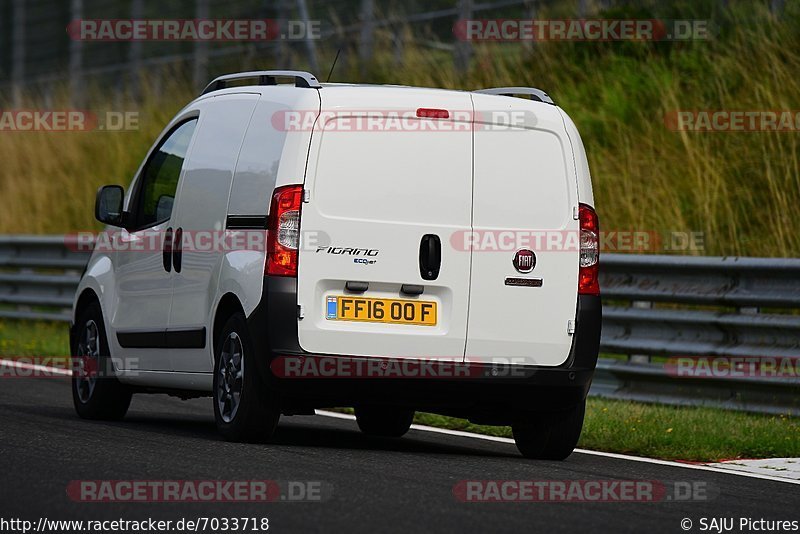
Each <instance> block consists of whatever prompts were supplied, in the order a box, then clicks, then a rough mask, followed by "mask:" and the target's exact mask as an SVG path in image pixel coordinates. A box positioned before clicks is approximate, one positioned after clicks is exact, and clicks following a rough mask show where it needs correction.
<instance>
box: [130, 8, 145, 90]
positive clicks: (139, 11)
mask: <svg viewBox="0 0 800 534" xmlns="http://www.w3.org/2000/svg"><path fill="white" fill-rule="evenodd" d="M142 2H143V0H131V18H132V19H133V20H139V19H142V18H143V17H144V6H143V5H142ZM128 61H129V63H130V65H131V96H132V97H133V99H134V100H139V98H140V97H141V92H142V42H141V41H139V40H138V39H134V40H132V41H131V44H130V49H129V50H128Z"/></svg>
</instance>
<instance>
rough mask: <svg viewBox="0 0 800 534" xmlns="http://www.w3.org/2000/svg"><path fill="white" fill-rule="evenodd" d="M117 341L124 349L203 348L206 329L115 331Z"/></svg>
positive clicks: (204, 346)
mask: <svg viewBox="0 0 800 534" xmlns="http://www.w3.org/2000/svg"><path fill="white" fill-rule="evenodd" d="M117 341H118V342H119V344H120V345H121V346H122V347H123V348H126V349H204V348H206V329H205V327H203V328H188V329H174V330H131V331H127V332H117Z"/></svg>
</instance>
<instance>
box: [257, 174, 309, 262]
mask: <svg viewBox="0 0 800 534" xmlns="http://www.w3.org/2000/svg"><path fill="white" fill-rule="evenodd" d="M302 200H303V186H302V185H287V186H284V187H279V188H277V189H276V190H275V194H273V195H272V204H271V206H270V210H269V223H268V224H267V267H266V272H267V274H268V275H271V276H297V249H298V248H300V204H301V203H302Z"/></svg>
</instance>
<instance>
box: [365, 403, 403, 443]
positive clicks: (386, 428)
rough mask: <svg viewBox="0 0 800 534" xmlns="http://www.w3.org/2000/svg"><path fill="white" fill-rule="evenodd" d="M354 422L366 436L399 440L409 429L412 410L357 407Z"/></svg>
mask: <svg viewBox="0 0 800 534" xmlns="http://www.w3.org/2000/svg"><path fill="white" fill-rule="evenodd" d="M355 411H356V422H357V423H358V428H360V429H361V432H363V433H364V434H366V435H368V436H375V437H382V438H399V437H400V436H402V435H404V434H405V433H406V432H408V429H409V428H411V422H412V421H413V420H414V410H408V409H404V408H390V407H375V406H357V407H356V410H355Z"/></svg>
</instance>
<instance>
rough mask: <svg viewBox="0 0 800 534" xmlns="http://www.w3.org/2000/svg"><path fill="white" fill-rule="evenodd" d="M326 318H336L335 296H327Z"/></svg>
mask: <svg viewBox="0 0 800 534" xmlns="http://www.w3.org/2000/svg"><path fill="white" fill-rule="evenodd" d="M328 319H336V297H328Z"/></svg>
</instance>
